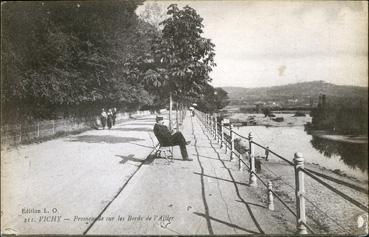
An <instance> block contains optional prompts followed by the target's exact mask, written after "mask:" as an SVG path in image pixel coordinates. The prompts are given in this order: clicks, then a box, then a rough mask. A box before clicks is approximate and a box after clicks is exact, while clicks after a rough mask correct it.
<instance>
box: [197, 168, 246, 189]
mask: <svg viewBox="0 0 369 237" xmlns="http://www.w3.org/2000/svg"><path fill="white" fill-rule="evenodd" d="M193 173H194V174H197V175H201V174H200V173H197V172H193ZM202 175H203V176H205V177H208V178H213V179H216V180H221V181H225V182H231V183H234V181H232V180H228V179H222V178H219V177H216V176H211V175H207V174H202ZM235 183H236V184H239V185H244V186H247V187H250V185H249V184H247V183H241V182H237V181H236V182H235Z"/></svg>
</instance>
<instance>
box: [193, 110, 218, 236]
mask: <svg viewBox="0 0 369 237" xmlns="http://www.w3.org/2000/svg"><path fill="white" fill-rule="evenodd" d="M191 129H192V136H193V138H194V140H195V144H194V147H195V151H196V158H197V162H198V163H199V166H200V169H201V174H200V182H201V195H202V202H203V204H204V209H205V214H202V215H203V217H204V218H205V220H206V224H207V226H208V231H209V234H210V235H214V231H213V227H212V226H211V221H210V214H209V206H208V203H207V201H206V193H205V184H204V167H203V166H202V164H201V161H200V155H199V151H198V149H197V138H196V135H195V130H194V128H193V119H192V117H191Z"/></svg>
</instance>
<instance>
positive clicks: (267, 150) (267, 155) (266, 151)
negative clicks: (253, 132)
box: [265, 146, 269, 160]
mask: <svg viewBox="0 0 369 237" xmlns="http://www.w3.org/2000/svg"><path fill="white" fill-rule="evenodd" d="M268 157H269V147H268V146H267V147H266V149H265V160H268Z"/></svg>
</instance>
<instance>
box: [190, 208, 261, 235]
mask: <svg viewBox="0 0 369 237" xmlns="http://www.w3.org/2000/svg"><path fill="white" fill-rule="evenodd" d="M193 214H195V215H198V216H201V217H205V218H206V215H204V214H202V213H198V212H194V213H193ZM209 218H210V219H211V220H212V221H215V222H219V223H222V224H224V225H227V226H229V227H232V228H236V229H239V230H243V231H246V232H249V233H251V234H259V233H258V232H255V231H252V230H248V229H245V228H242V227H240V226H238V225H235V224H232V223H229V222H225V221H222V220H220V219H217V218H214V217H211V216H210V217H209Z"/></svg>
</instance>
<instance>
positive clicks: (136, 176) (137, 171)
mask: <svg viewBox="0 0 369 237" xmlns="http://www.w3.org/2000/svg"><path fill="white" fill-rule="evenodd" d="M154 123H155V115H150V116H144V117H138V118H136V119H132V120H129V121H125V122H123V123H121V124H119V125H117V126H116V127H114V128H113V129H112V130H110V131H109V130H90V131H87V132H84V133H81V134H78V135H71V136H67V137H63V138H59V139H55V140H51V141H47V142H43V143H40V144H31V145H24V146H19V147H17V148H11V149H6V150H2V152H1V191H2V194H1V209H2V212H1V222H2V224H1V232H2V233H3V234H4V233H9V234H11V233H13V234H78V235H81V234H86V235H132V234H137V235H147V234H153V235H173V234H174V235H178V234H180V235H190V234H191V235H194V234H197V235H200V234H204V235H208V234H218V235H219V234H221V235H223V234H260V233H261V234H263V233H265V234H270V233H274V234H281V233H282V234H292V233H293V232H294V231H295V223H294V219H293V218H287V217H286V218H287V219H288V220H287V219H285V217H284V216H283V214H281V213H279V212H277V211H274V212H273V211H270V210H268V209H267V208H266V206H267V204H266V199H265V197H266V195H264V194H263V192H264V191H263V190H262V189H260V188H253V187H249V185H248V183H249V181H248V178H249V176H248V172H246V171H239V169H238V163H237V162H236V161H229V153H228V154H226V153H225V150H224V149H219V145H218V144H217V143H215V141H214V140H212V139H211V137H210V135H209V134H208V133H207V132H206V131H205V129H204V127H203V125H202V124H201V123H200V121H199V120H198V119H197V118H192V117H189V116H187V117H186V119H185V120H184V123H183V126H182V128H181V130H182V132H183V134H184V136H185V137H186V139H187V140H190V141H191V144H190V145H189V146H188V147H187V148H188V153H189V156H190V158H191V159H192V161H183V160H182V159H181V156H180V152H179V148H178V147H175V148H174V158H173V160H171V161H168V160H166V159H163V158H154V157H153V153H154V152H155V146H156V144H157V140H156V138H155V136H154V135H153V132H152V128H153V125H154ZM260 192H262V193H260ZM265 194H266V193H265ZM260 197H262V198H260Z"/></svg>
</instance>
